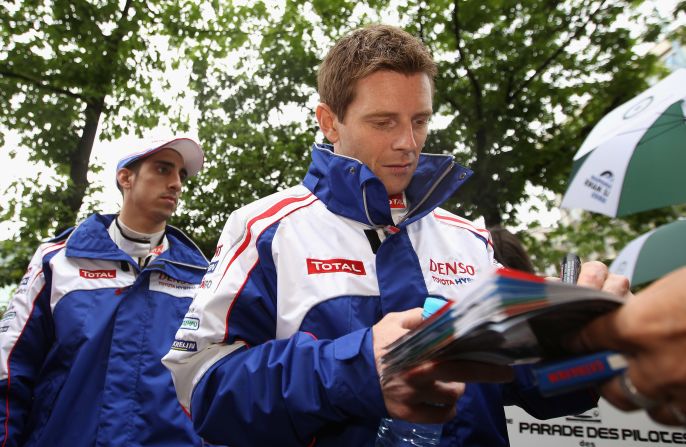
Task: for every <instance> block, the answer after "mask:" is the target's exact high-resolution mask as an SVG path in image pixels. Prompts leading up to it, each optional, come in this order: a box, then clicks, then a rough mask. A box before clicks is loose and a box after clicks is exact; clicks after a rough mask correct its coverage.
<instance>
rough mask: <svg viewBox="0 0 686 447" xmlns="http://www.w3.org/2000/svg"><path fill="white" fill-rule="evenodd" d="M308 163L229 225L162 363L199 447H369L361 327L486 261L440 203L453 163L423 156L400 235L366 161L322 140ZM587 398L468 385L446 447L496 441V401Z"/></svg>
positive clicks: (371, 426) (482, 240) (532, 405)
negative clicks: (299, 176) (298, 178)
mask: <svg viewBox="0 0 686 447" xmlns="http://www.w3.org/2000/svg"><path fill="white" fill-rule="evenodd" d="M312 157H313V161H312V164H311V166H310V169H309V172H308V173H307V175H306V177H305V179H304V182H303V184H302V185H299V186H296V187H293V188H290V189H287V190H285V191H282V192H279V193H276V194H274V195H271V196H269V197H266V198H264V199H261V200H258V201H257V202H254V203H252V204H250V205H248V206H246V207H244V208H241V209H239V210H238V211H236V212H234V213H233V214H232V215H231V217H230V218H229V220H228V222H227V223H226V226H225V228H224V231H223V233H222V236H221V238H220V241H219V245H218V247H217V249H216V252H215V255H214V258H213V259H212V261H211V263H210V267H209V269H208V272H207V275H206V276H205V278H204V279H203V282H202V284H201V286H200V290H199V291H198V294H197V295H196V297H195V299H194V301H193V304H192V305H191V308H190V309H189V311H188V314H187V315H186V318H185V319H184V323H183V325H182V326H181V327H180V329H179V331H178V333H177V335H176V341H175V345H174V347H173V348H172V350H171V351H170V352H169V354H168V355H167V356H165V358H164V359H163V363H165V365H166V366H167V367H168V368H170V370H171V371H172V375H173V377H174V384H175V386H176V389H177V393H178V395H179V400H180V402H181V403H182V405H184V407H185V408H187V409H188V410H189V411H191V413H192V418H193V422H194V425H195V427H196V429H197V430H198V432H199V433H200V434H201V435H202V436H203V437H204V438H205V439H207V440H208V441H211V442H217V443H225V444H228V445H231V446H309V445H317V446H345V447H349V446H363V445H373V443H374V439H375V436H376V431H377V428H378V424H379V419H380V418H381V417H385V416H387V411H386V408H385V406H384V401H383V397H382V394H381V388H380V384H379V376H378V372H377V370H376V366H375V364H374V355H373V349H372V333H371V329H370V328H371V326H372V325H374V324H375V323H376V322H378V321H379V320H380V319H381V318H382V317H383V316H384V315H385V314H387V313H388V312H394V311H402V310H407V309H410V308H413V307H419V306H421V305H422V303H423V301H424V298H425V297H426V296H427V295H439V296H444V297H447V298H451V299H458V300H459V299H460V296H461V293H462V289H463V288H464V285H465V284H466V283H468V282H470V281H471V280H472V279H473V278H474V276H476V275H478V274H479V273H480V272H481V271H483V270H484V269H487V268H489V267H490V266H491V265H492V264H493V263H494V261H493V251H492V247H491V241H490V235H489V233H488V232H487V231H486V230H483V229H478V228H476V227H474V226H473V225H472V224H471V223H470V222H468V221H466V220H464V219H461V218H459V217H457V216H455V215H453V214H451V213H449V212H448V211H445V210H443V209H440V208H438V204H440V203H442V202H443V201H445V200H446V199H447V198H448V197H450V196H451V195H452V194H453V193H454V192H455V190H456V189H457V188H458V187H459V186H460V185H461V184H462V183H463V182H464V181H465V180H466V178H467V177H468V176H469V175H470V171H468V170H467V169H464V168H462V167H460V166H459V165H457V164H455V162H454V160H453V158H452V157H451V156H439V155H424V154H423V155H421V158H420V163H419V167H418V168H417V171H416V173H415V176H414V177H413V180H412V182H411V183H410V185H409V187H408V189H407V190H406V191H405V194H406V197H407V200H408V202H409V204H410V211H409V213H408V215H407V219H406V220H405V221H403V222H401V223H398V224H397V225H395V226H392V225H393V221H392V219H391V211H390V205H389V198H388V195H387V194H386V190H385V188H384V186H383V184H382V183H381V182H380V180H379V179H378V178H376V177H375V176H374V174H373V173H372V172H371V171H370V170H369V169H368V168H367V167H366V166H365V165H364V164H362V163H360V162H359V161H357V160H354V159H351V158H348V157H344V156H339V155H336V154H334V153H333V152H332V149H331V147H330V146H327V145H315V146H314V149H313V152H312ZM383 227H387V228H386V229H387V233H388V234H389V235H388V236H387V237H386V238H385V239H384V240H383V242H381V244H380V245H379V246H378V247H377V250H376V253H375V250H374V249H373V248H372V247H373V245H374V244H373V243H370V239H374V238H373V234H371V233H370V232H369V231H367V233H365V230H370V229H375V228H383ZM372 233H373V232H372ZM368 237H369V238H368ZM524 373H525V371H522V370H519V371H518V374H519V376H520V378H521V379H526V375H525V374H524ZM561 402H562V403H561ZM594 402H595V397H594V396H591V395H587V394H584V395H582V396H579V395H577V396H574V397H567V398H566V399H564V400H561V401H556V402H546V401H543V400H542V399H540V398H538V397H537V395H536V394H535V390H533V389H532V387H531V384H530V383H528V382H525V381H524V382H522V381H521V380H520V381H518V382H516V383H513V384H512V385H511V386H500V385H479V384H469V385H468V387H467V391H466V394H465V395H464V396H463V397H462V398H461V399H460V400H459V404H458V416H457V417H456V418H455V419H454V420H453V421H451V422H450V423H448V424H446V426H445V430H444V440H443V443H444V445H457V446H489V447H493V446H503V445H507V443H508V441H507V431H506V427H505V416H504V411H503V405H505V404H512V403H515V404H519V405H521V406H523V407H524V408H526V409H527V410H529V411H530V412H532V413H533V414H534V415H535V416H539V417H540V416H548V417H552V416H558V415H561V414H564V413H569V412H577V411H580V410H583V409H586V408H588V407H590V406H592V405H593V404H594Z"/></svg>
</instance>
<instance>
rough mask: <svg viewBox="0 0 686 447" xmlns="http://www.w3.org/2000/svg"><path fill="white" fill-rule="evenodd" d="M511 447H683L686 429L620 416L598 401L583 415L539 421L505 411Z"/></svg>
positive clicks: (512, 410) (513, 409) (642, 415)
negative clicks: (594, 406) (679, 446)
mask: <svg viewBox="0 0 686 447" xmlns="http://www.w3.org/2000/svg"><path fill="white" fill-rule="evenodd" d="M505 415H506V417H507V431H508V435H509V436H510V445H511V446H512V447H550V446H555V447H614V446H616V447H619V446H622V447H632V446H636V447H646V446H663V445H664V446H667V445H669V446H672V445H686V428H683V429H682V428H679V427H667V426H664V425H660V424H657V423H655V422H653V421H652V420H651V419H650V418H649V417H648V416H647V415H646V414H645V413H644V412H642V411H637V412H632V413H623V412H621V411H619V410H617V409H615V408H614V407H612V406H611V405H610V404H609V403H607V402H606V401H605V400H603V399H601V400H600V402H599V403H598V407H596V408H593V409H591V410H589V411H587V412H585V413H583V414H580V415H576V416H567V417H562V418H556V419H548V420H545V421H541V420H538V419H535V418H533V417H531V416H529V415H528V414H527V413H526V412H525V411H524V410H522V409H521V408H518V407H506V408H505Z"/></svg>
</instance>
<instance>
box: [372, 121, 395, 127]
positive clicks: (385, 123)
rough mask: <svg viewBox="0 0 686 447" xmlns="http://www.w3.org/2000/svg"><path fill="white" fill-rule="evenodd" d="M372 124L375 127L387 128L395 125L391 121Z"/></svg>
mask: <svg viewBox="0 0 686 447" xmlns="http://www.w3.org/2000/svg"><path fill="white" fill-rule="evenodd" d="M372 124H373V125H374V127H378V128H386V127H391V126H392V125H393V122H392V121H390V120H383V121H373V122H372Z"/></svg>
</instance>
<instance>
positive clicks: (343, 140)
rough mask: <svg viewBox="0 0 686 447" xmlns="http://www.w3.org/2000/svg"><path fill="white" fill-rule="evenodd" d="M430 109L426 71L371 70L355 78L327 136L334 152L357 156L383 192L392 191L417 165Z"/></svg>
mask: <svg viewBox="0 0 686 447" xmlns="http://www.w3.org/2000/svg"><path fill="white" fill-rule="evenodd" d="M431 113H432V91H431V82H430V80H429V77H428V75H426V74H425V73H416V74H412V75H405V74H402V73H397V72H394V71H387V70H384V71H377V72H374V73H372V74H371V75H369V76H367V77H365V78H363V79H360V80H359V81H357V83H356V84H355V95H354V99H353V101H352V102H351V103H350V105H349V106H348V109H347V111H346V113H345V119H344V120H345V123H343V122H340V121H339V120H338V119H337V118H335V119H334V128H335V131H334V132H333V133H331V134H330V135H327V138H328V139H329V140H330V141H331V142H332V143H333V145H334V151H335V152H336V153H337V154H341V155H347V156H349V157H353V158H356V159H358V160H360V161H361V162H362V163H364V164H365V165H367V166H368V167H369V169H371V170H372V172H374V174H375V175H376V176H377V177H378V178H379V179H380V180H381V182H382V183H383V184H384V186H385V187H386V191H387V192H388V194H389V195H393V194H398V193H400V192H402V191H404V190H405V188H407V185H409V183H410V180H411V179H412V175H413V174H414V171H415V170H416V169H417V162H418V161H419V154H420V153H421V152H422V148H423V147H424V142H425V141H426V136H427V133H428V130H429V119H430V117H431Z"/></svg>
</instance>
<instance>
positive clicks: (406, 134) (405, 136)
mask: <svg viewBox="0 0 686 447" xmlns="http://www.w3.org/2000/svg"><path fill="white" fill-rule="evenodd" d="M398 132H399V134H398V136H397V138H396V140H395V145H394V146H395V147H394V149H400V150H415V149H417V136H416V129H415V128H414V126H413V125H412V123H407V124H403V125H402V126H399V129H398Z"/></svg>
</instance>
